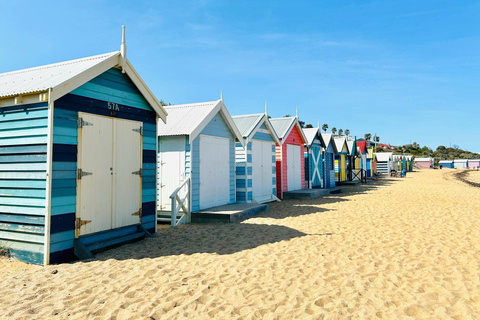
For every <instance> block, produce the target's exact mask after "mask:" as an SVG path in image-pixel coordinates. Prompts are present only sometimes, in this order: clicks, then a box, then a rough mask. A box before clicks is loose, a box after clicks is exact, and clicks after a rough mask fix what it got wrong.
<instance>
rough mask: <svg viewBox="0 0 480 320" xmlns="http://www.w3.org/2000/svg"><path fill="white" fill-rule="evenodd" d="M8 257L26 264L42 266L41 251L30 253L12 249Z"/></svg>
mask: <svg viewBox="0 0 480 320" xmlns="http://www.w3.org/2000/svg"><path fill="white" fill-rule="evenodd" d="M10 255H11V257H12V258H15V259H17V260H20V261H23V262H26V263H31V264H43V250H42V252H30V251H24V250H16V249H12V250H11V251H10Z"/></svg>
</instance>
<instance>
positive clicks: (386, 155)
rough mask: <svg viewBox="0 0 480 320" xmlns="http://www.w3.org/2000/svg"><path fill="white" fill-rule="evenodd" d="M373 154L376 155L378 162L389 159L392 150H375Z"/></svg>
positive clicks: (390, 158)
mask: <svg viewBox="0 0 480 320" xmlns="http://www.w3.org/2000/svg"><path fill="white" fill-rule="evenodd" d="M375 155H376V156H377V161H379V162H384V161H391V160H392V156H393V152H376V153H375Z"/></svg>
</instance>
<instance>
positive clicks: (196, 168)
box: [157, 99, 244, 211]
mask: <svg viewBox="0 0 480 320" xmlns="http://www.w3.org/2000/svg"><path fill="white" fill-rule="evenodd" d="M165 110H166V111H167V112H168V122H167V124H166V125H163V124H161V123H160V124H159V126H158V137H159V141H158V142H159V149H158V162H159V166H158V176H159V180H160V181H161V183H159V185H158V188H157V193H158V195H157V197H158V210H159V211H171V210H172V208H171V199H170V195H171V194H172V192H173V191H175V189H177V188H178V187H179V186H180V185H182V184H183V182H184V181H185V180H186V179H188V178H190V181H191V184H190V194H191V196H190V198H191V210H192V211H198V210H201V209H207V208H211V207H216V206H220V205H225V204H229V203H234V202H235V143H236V142H239V143H240V145H242V146H243V145H244V142H243V139H242V135H241V134H240V132H239V131H238V129H237V126H236V125H235V123H234V122H233V119H232V117H231V116H230V114H229V113H228V110H227V108H226V107H225V104H224V103H223V99H219V100H216V101H209V102H200V103H191V104H182V105H173V106H168V107H165Z"/></svg>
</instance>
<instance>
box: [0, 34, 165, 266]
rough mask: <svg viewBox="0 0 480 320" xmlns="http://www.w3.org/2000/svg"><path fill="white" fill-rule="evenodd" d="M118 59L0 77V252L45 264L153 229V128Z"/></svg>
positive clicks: (153, 109) (139, 84)
mask: <svg viewBox="0 0 480 320" xmlns="http://www.w3.org/2000/svg"><path fill="white" fill-rule="evenodd" d="M166 115H167V114H166V112H165V110H164V109H163V108H162V106H161V105H160V103H159V102H158V101H157V99H156V98H155V96H154V95H153V94H152V92H151V91H150V90H149V89H148V88H147V86H146V85H145V83H144V82H143V81H142V79H141V78H140V76H139V75H138V73H137V72H136V71H135V69H134V68H133V66H132V65H131V64H130V62H129V61H128V60H127V58H126V50H125V45H124V42H122V46H121V51H117V52H112V53H107V54H102V55H97V56H92V57H87V58H82V59H77V60H71V61H66V62H60V63H55V64H51V65H46V66H41V67H35V68H30V69H24V70H19V71H13V72H8V73H3V74H0V245H1V246H2V247H4V248H7V250H9V251H10V255H11V256H13V257H15V258H18V259H19V260H22V261H26V262H31V263H36V264H49V263H56V262H61V261H68V260H71V259H74V258H75V256H77V257H79V258H86V257H93V255H92V253H91V252H92V251H95V250H98V249H101V248H104V247H109V246H111V245H116V244H119V243H123V242H126V241H132V240H135V239H138V238H142V237H145V236H146V235H148V233H149V232H155V230H156V225H157V224H156V214H155V212H156V211H155V166H156V164H155V162H156V161H155V149H156V138H155V137H156V122H157V120H158V119H161V120H162V122H165V120H166Z"/></svg>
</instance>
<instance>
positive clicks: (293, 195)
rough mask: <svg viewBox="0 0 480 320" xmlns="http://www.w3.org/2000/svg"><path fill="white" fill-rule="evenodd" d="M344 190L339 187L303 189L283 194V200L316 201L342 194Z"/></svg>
mask: <svg viewBox="0 0 480 320" xmlns="http://www.w3.org/2000/svg"><path fill="white" fill-rule="evenodd" d="M341 192H342V189H341V188H339V187H335V188H326V189H320V188H318V189H317V188H313V189H301V190H294V191H287V192H284V193H283V199H297V200H307V199H314V198H318V197H323V196H326V195H329V194H335V193H341Z"/></svg>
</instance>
